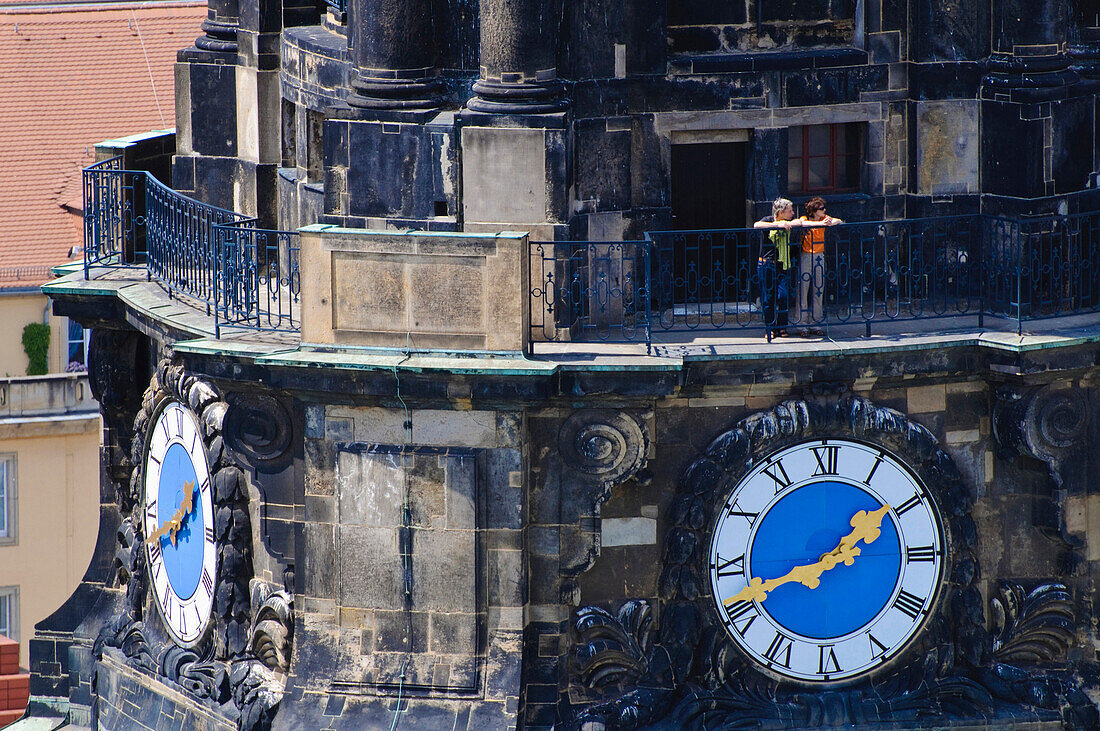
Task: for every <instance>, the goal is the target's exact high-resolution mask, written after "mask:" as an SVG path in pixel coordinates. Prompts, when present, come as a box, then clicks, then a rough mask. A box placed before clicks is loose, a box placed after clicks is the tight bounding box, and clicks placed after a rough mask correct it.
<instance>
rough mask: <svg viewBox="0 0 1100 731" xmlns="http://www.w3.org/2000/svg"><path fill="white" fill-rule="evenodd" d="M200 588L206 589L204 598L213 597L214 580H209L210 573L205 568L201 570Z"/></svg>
mask: <svg viewBox="0 0 1100 731" xmlns="http://www.w3.org/2000/svg"><path fill="white" fill-rule="evenodd" d="M202 588H203V589H206V596H208V597H210V596H214V580H213V579H211V578H210V572H209V571H207V570H206V568H205V567H203V570H202Z"/></svg>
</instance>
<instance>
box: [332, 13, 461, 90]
mask: <svg viewBox="0 0 1100 731" xmlns="http://www.w3.org/2000/svg"><path fill="white" fill-rule="evenodd" d="M348 14H349V20H350V23H349V27H348V38H349V46H350V48H351V58H352V62H353V63H354V65H355V68H356V71H357V74H356V78H355V79H354V80H353V81H352V83H351V86H352V93H351V94H349V95H348V104H350V105H351V106H353V107H360V108H366V109H379V110H398V111H400V110H410V111H417V110H425V109H434V108H436V107H438V106H439V105H440V100H439V92H440V88H441V83H440V80H439V74H438V70H437V69H436V65H435V55H436V47H435V25H434V23H433V18H432V4H431V2H430V0H351V2H350V3H349V13H348Z"/></svg>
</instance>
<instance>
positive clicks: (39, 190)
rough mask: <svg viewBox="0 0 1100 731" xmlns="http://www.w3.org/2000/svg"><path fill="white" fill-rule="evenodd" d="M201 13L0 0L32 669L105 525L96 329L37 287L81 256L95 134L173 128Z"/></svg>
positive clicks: (19, 582)
mask: <svg viewBox="0 0 1100 731" xmlns="http://www.w3.org/2000/svg"><path fill="white" fill-rule="evenodd" d="M204 12H205V8H204V7H202V6H198V5H196V4H194V3H190V4H188V3H163V4H156V5H154V6H152V7H150V6H148V5H146V6H140V5H138V4H123V5H117V4H116V5H112V6H111V7H110V8H106V7H103V6H100V5H94V4H88V3H84V4H69V5H58V4H52V3H50V4H47V3H23V2H20V3H10V2H8V3H3V4H0V373H2V374H4V376H5V377H4V378H3V379H0V393H2V395H0V453H2V455H3V456H2V457H0V461H2V465H3V466H2V467H0V634H4V635H7V636H9V637H12V638H14V639H16V640H17V641H19V643H20V657H21V658H23V660H24V664H25V663H26V660H27V658H28V657H29V653H28V642H29V640H30V639H31V637H32V636H33V634H34V625H35V624H36V623H37V622H38V621H40V620H41V619H43V618H44V617H46V616H47V615H49V614H50V613H52V612H53V611H54V610H55V609H56V608H57V607H58V606H59V604H60V603H62V602H64V600H65V599H66V598H67V597H68V596H69V595H70V594H71V593H72V591H73V589H74V588H75V587H76V586H77V584H78V583H79V581H80V578H81V577H82V576H83V574H84V571H85V569H86V568H87V565H88V558H89V555H90V551H91V549H92V548H93V546H94V545H95V538H96V534H97V532H98V530H99V526H98V517H97V515H96V513H97V509H96V505H97V501H96V495H97V487H96V486H97V484H98V474H97V472H98V470H97V469H96V465H97V464H98V457H97V454H98V445H99V441H100V438H99V425H100V420H99V415H98V404H96V402H95V400H94V399H93V398H92V395H91V391H90V389H89V385H88V378H87V375H86V374H85V373H84V372H85V371H86V363H87V333H86V331H85V330H84V329H83V328H82V327H81V326H80V325H79V323H77V322H75V321H73V320H70V319H68V318H66V317H55V316H53V315H52V314H51V312H50V303H49V300H48V298H47V297H46V296H45V295H44V294H43V293H42V291H41V289H40V285H41V284H42V283H44V282H46V281H48V280H50V279H52V278H53V276H54V275H53V273H52V269H53V267H55V266H58V265H63V264H66V263H68V262H72V261H77V262H79V261H80V260H81V248H82V246H83V221H82V215H81V214H82V208H83V183H82V180H81V173H80V168H81V167H83V166H84V165H87V164H90V163H91V162H92V161H93V160H94V148H93V144H94V143H95V142H97V141H99V140H102V139H103V138H104V137H109V136H111V135H113V134H116V133H120V132H128V131H129V130H131V129H133V128H134V127H135V126H136V127H138V128H141V129H146V128H153V127H168V126H171V125H172V114H173V112H172V109H173V86H172V73H171V68H172V60H173V58H174V54H175V50H176V48H177V47H178V46H180V45H181V44H185V43H186V42H187V41H186V39H187V37H188V35H187V34H190V33H191V32H192V29H193V28H194V26H195V24H196V23H197V22H199V19H200V18H201V17H202V15H203V14H204ZM107 102H109V103H107ZM29 323H42V324H46V325H48V326H49V328H50V330H49V333H50V335H49V342H48V346H47V349H46V352H45V356H46V358H45V361H46V362H45V368H46V370H48V372H49V374H50V375H42V376H38V377H27V376H26V375H25V374H26V373H27V367H28V355H27V352H26V348H25V347H24V344H23V331H24V327H25V326H26V325H28V324H29ZM66 371H68V372H69V373H66Z"/></svg>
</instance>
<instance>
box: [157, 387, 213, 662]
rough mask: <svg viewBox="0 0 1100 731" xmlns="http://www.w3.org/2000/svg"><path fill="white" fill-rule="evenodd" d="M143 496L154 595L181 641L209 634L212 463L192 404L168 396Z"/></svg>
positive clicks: (190, 641) (188, 642)
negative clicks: (191, 407)
mask: <svg viewBox="0 0 1100 731" xmlns="http://www.w3.org/2000/svg"><path fill="white" fill-rule="evenodd" d="M145 443H146V452H145V484H144V496H143V500H142V507H143V521H144V525H145V547H146V549H147V551H148V557H149V576H150V578H151V579H152V585H153V595H154V597H155V601H156V604H157V607H158V608H159V610H160V614H161V617H162V618H163V620H164V624H165V626H166V627H167V628H168V631H169V633H170V634H171V635H172V638H173V639H174V640H175V641H176V642H177V643H178V644H181V645H186V646H193V645H195V644H196V643H198V642H199V640H201V639H202V637H203V634H204V633H205V631H206V627H207V624H208V622H209V619H210V611H211V608H212V607H213V604H214V580H215V578H216V577H217V551H216V550H215V545H214V509H213V505H212V502H211V497H210V468H209V466H208V465H207V463H206V451H205V447H204V445H203V440H202V436H201V434H200V432H199V424H198V421H197V420H196V419H195V416H194V414H192V413H191V410H190V409H188V408H186V407H185V406H183V405H182V404H180V403H179V402H176V401H169V402H168V403H167V405H165V406H164V407H163V408H162V409H161V410H160V412H159V414H158V415H157V417H156V419H154V420H153V425H152V427H151V428H150V429H149V431H148V433H147V435H146V442H145Z"/></svg>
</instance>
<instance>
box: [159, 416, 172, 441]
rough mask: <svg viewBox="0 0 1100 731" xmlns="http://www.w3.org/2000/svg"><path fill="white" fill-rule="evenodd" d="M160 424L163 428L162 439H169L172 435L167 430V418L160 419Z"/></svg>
mask: <svg viewBox="0 0 1100 731" xmlns="http://www.w3.org/2000/svg"><path fill="white" fill-rule="evenodd" d="M160 426H161V428H162V429H163V430H164V439H165V440H168V439H171V438H172V435H171V434H170V433H169V431H168V420H167V419H161V422H160Z"/></svg>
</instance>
